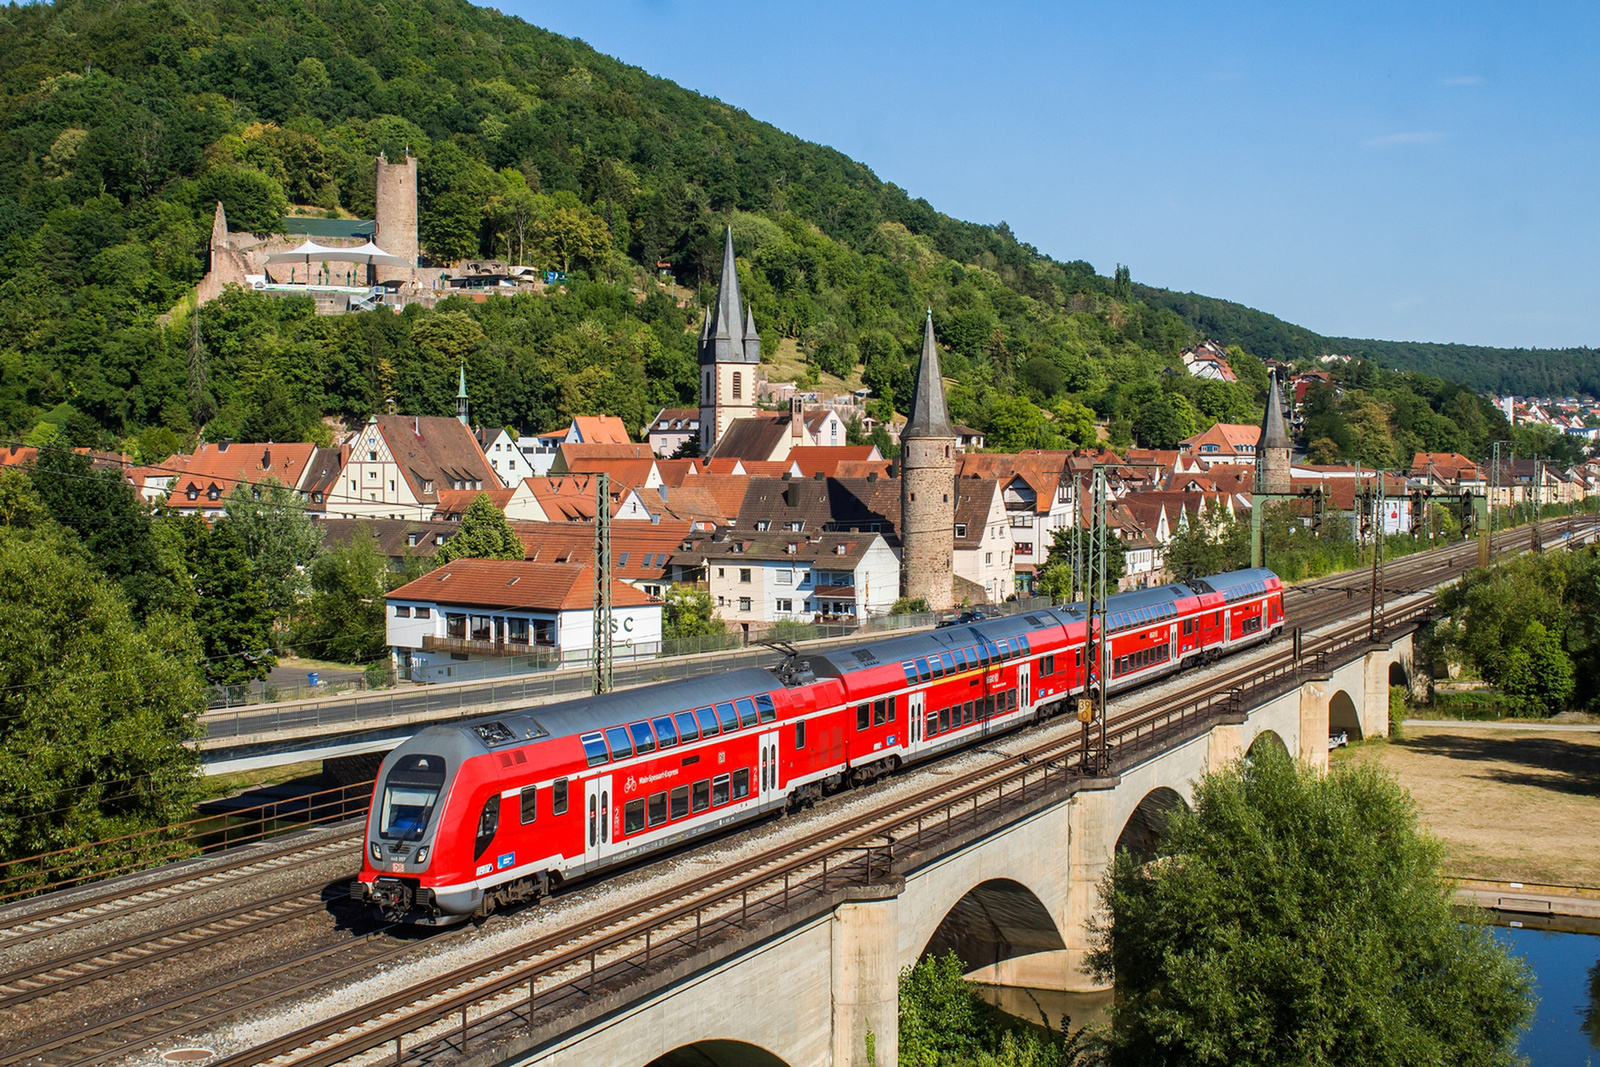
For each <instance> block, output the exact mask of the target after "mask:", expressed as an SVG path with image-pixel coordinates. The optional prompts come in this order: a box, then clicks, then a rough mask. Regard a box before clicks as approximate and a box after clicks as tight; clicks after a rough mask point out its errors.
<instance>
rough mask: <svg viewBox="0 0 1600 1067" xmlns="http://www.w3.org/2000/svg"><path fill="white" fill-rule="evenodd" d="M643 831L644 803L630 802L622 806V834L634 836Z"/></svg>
mask: <svg viewBox="0 0 1600 1067" xmlns="http://www.w3.org/2000/svg"><path fill="white" fill-rule="evenodd" d="M643 829H644V801H642V800H630V801H628V802H627V803H626V804H624V805H622V832H623V833H625V834H636V833H638V832H639V831H640V830H643Z"/></svg>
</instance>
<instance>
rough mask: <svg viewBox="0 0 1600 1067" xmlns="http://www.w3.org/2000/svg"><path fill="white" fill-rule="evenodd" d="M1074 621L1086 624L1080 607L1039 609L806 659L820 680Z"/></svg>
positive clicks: (864, 644) (890, 638)
mask: <svg viewBox="0 0 1600 1067" xmlns="http://www.w3.org/2000/svg"><path fill="white" fill-rule="evenodd" d="M1075 607H1076V610H1074V608H1075ZM1074 621H1077V622H1082V621H1083V610H1082V608H1081V607H1080V606H1076V605H1068V606H1066V607H1061V608H1040V609H1038V610H1037V611H1029V612H1024V613H1023V614H1021V615H1003V616H1001V617H1000V618H997V619H985V620H983V621H982V622H974V623H966V624H962V625H957V626H941V627H939V628H938V629H936V630H924V631H921V632H918V633H914V634H906V635H905V636H903V637H886V638H883V639H881V640H877V641H871V642H863V643H862V644H861V645H859V646H857V647H855V648H848V649H834V650H832V651H830V652H827V653H824V654H821V655H815V656H808V657H806V658H807V659H809V660H810V661H811V669H812V670H813V671H814V672H816V674H817V676H818V677H824V678H841V677H843V676H844V675H846V674H849V673H851V672H854V671H862V670H868V669H870V668H873V667H881V666H884V665H885V664H898V663H903V662H905V661H907V660H913V659H916V658H917V657H918V656H927V655H931V654H933V653H936V652H948V651H949V650H951V649H953V648H966V647H967V646H969V645H975V644H977V643H978V642H979V641H980V640H986V641H999V640H1002V639H1004V638H1008V637H1015V636H1017V635H1018V634H1030V633H1035V632H1037V631H1039V630H1042V629H1044V628H1045V627H1048V626H1065V625H1067V624H1069V623H1071V622H1074Z"/></svg>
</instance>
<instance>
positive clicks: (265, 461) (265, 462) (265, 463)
mask: <svg viewBox="0 0 1600 1067" xmlns="http://www.w3.org/2000/svg"><path fill="white" fill-rule="evenodd" d="M261 469H262V470H264V471H265V470H271V469H272V449H270V448H263V449H262V450H261Z"/></svg>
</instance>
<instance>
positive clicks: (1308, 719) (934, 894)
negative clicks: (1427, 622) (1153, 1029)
mask: <svg viewBox="0 0 1600 1067" xmlns="http://www.w3.org/2000/svg"><path fill="white" fill-rule="evenodd" d="M1391 670H1393V671H1395V672H1396V675H1395V676H1403V677H1404V678H1406V679H1407V680H1408V681H1409V680H1410V679H1412V678H1413V677H1414V676H1415V672H1414V671H1413V669H1412V662H1411V640H1410V638H1409V636H1407V637H1405V638H1402V639H1400V640H1398V641H1396V642H1395V643H1394V645H1392V646H1391V647H1389V648H1384V649H1378V650H1376V651H1374V652H1371V653H1368V654H1366V655H1364V656H1358V657H1357V658H1355V659H1354V660H1353V661H1351V662H1350V663H1347V664H1344V665H1342V666H1340V667H1338V668H1337V669H1335V670H1333V671H1332V672H1331V673H1330V675H1329V676H1328V677H1327V678H1325V679H1319V680H1314V681H1310V682H1307V683H1305V684H1303V685H1301V686H1300V687H1299V688H1297V689H1294V690H1291V691H1289V692H1288V693H1285V694H1284V695H1282V696H1279V697H1277V698H1276V699H1273V700H1270V701H1267V702H1265V703H1263V704H1262V705H1260V706H1259V707H1256V708H1253V709H1251V710H1250V711H1249V712H1248V714H1246V715H1243V716H1241V717H1240V718H1239V719H1238V720H1235V721H1224V722H1219V723H1217V724H1215V725H1213V726H1212V727H1211V728H1210V729H1209V730H1207V731H1205V732H1204V733H1201V734H1198V735H1197V736H1194V737H1191V738H1190V739H1189V740H1187V741H1184V742H1182V743H1180V744H1176V745H1173V746H1171V747H1169V748H1166V749H1164V750H1161V751H1159V752H1157V753H1153V754H1152V755H1151V757H1150V758H1149V759H1147V760H1144V761H1143V762H1141V763H1139V764H1137V765H1136V766H1133V767H1131V768H1128V769H1126V770H1124V771H1123V772H1122V774H1121V775H1120V776H1119V777H1117V778H1114V779H1104V780H1099V781H1095V782H1091V783H1086V785H1085V787H1084V788H1081V789H1079V790H1078V791H1077V792H1075V793H1073V794H1072V795H1070V796H1069V797H1067V798H1065V799H1063V800H1062V801H1061V802H1059V803H1055V804H1053V805H1051V806H1049V807H1046V808H1043V809H1041V810H1038V811H1034V812H1032V813H1031V814H1028V815H1026V816H1024V817H1021V818H1018V819H1016V820H1015V821H1013V822H1010V823H1008V824H1006V825H1004V826H1001V827H999V828H997V829H995V830H994V831H993V832H991V833H988V834H986V835H984V836H982V837H981V838H979V839H977V840H974V841H972V842H970V843H968V844H966V845H963V846H961V847H959V848H956V849H953V850H952V851H950V852H948V853H946V854H944V855H941V856H939V857H938V858H936V859H932V860H930V861H928V862H925V863H922V864H921V865H920V866H918V867H916V868H915V869H913V870H910V871H907V872H906V873H905V874H904V876H903V879H901V880H900V881H898V882H896V883H892V884H890V885H887V886H883V887H878V888H877V889H876V890H875V891H863V892H864V893H865V894H866V895H865V896H864V897H863V898H860V899H851V900H847V901H845V902H843V903H840V904H838V905H837V906H835V907H834V908H833V909H832V910H831V911H829V912H826V913H824V914H821V915H818V916H815V917H813V918H811V919H809V920H806V921H804V922H800V923H798V924H796V925H794V926H792V927H790V928H788V929H786V930H784V931H782V932H781V933H779V934H776V935H774V936H772V937H770V938H768V939H766V940H764V941H762V942H760V943H759V944H755V945H752V946H751V947H749V948H748V949H746V950H743V951H741V952H740V953H739V954H738V955H737V956H735V957H732V958H728V959H725V960H722V961H721V962H718V963H716V964H714V965H711V966H707V967H705V968H703V969H701V970H699V971H697V972H695V973H693V974H689V975H686V976H685V977H684V978H682V979H681V980H679V981H676V982H674V983H673V984H671V985H670V986H667V987H665V988H662V989H660V990H659V991H658V992H656V993H654V994H651V995H649V996H648V997H643V998H641V999H640V1000H638V1001H637V1002H635V1003H633V1004H630V1005H629V1006H628V1007H627V1008H625V1009H623V1010H620V1011H617V1012H614V1013H612V1014H611V1015H609V1016H606V1017H605V1018H603V1019H599V1020H597V1021H595V1022H593V1023H591V1024H586V1025H585V1026H584V1027H583V1028H581V1029H576V1030H574V1031H573V1032H571V1033H569V1034H567V1035H566V1036H564V1037H563V1038H561V1039H559V1040H557V1041H554V1042H551V1043H548V1044H546V1045H544V1046H543V1047H542V1048H538V1049H530V1050H528V1051H527V1052H526V1053H523V1054H520V1055H508V1056H505V1057H502V1058H501V1059H499V1060H498V1061H497V1062H500V1063H506V1064H518V1065H522V1064H538V1065H541V1067H544V1065H549V1067H554V1065H558V1064H560V1065H568V1064H582V1065H585V1067H586V1065H587V1064H590V1063H606V1064H617V1065H619V1067H647V1065H657V1064H658V1065H659V1067H678V1065H679V1064H687V1063H706V1064H718V1065H720V1064H723V1063H726V1064H728V1065H729V1067H734V1065H743V1064H754V1065H760V1067H771V1065H772V1064H785V1065H788V1067H845V1065H859V1064H865V1063H867V1062H868V1058H867V1049H868V1048H869V1047H871V1048H872V1049H873V1058H874V1059H875V1061H876V1063H878V1064H892V1063H894V1062H896V1060H897V1056H898V1043H897V1040H896V1038H897V1028H898V987H897V980H898V976H899V973H900V971H901V969H902V968H904V967H906V966H909V965H910V964H913V963H915V962H916V961H917V960H918V959H919V958H920V957H921V956H922V955H923V954H924V953H925V952H926V951H928V950H929V948H930V947H933V948H935V949H941V948H945V947H949V948H955V949H956V950H957V951H958V953H959V954H961V955H962V958H963V959H964V960H965V961H967V962H968V963H969V964H971V965H973V967H974V969H975V970H977V969H982V970H984V971H985V972H986V973H985V974H984V975H983V977H986V978H988V979H990V980H1000V981H1006V982H1014V983H1017V984H1026V985H1029V986H1032V987H1036V988H1058V989H1068V990H1084V989H1092V988H1096V983H1095V980H1094V978H1093V976H1092V975H1091V974H1090V973H1089V971H1088V969H1087V967H1086V964H1085V957H1086V956H1087V954H1088V952H1089V951H1090V950H1091V948H1092V939H1091V934H1090V923H1091V920H1092V919H1093V918H1094V916H1095V914H1096V909H1097V907H1098V886H1099V882H1100V880H1101V878H1102V876H1103V875H1104V873H1105V870H1106V867H1107V865H1108V864H1109V862H1110V860H1111V859H1112V856H1113V855H1114V851H1115V849H1116V847H1117V843H1118V841H1119V839H1124V834H1125V833H1127V832H1129V831H1130V821H1132V822H1134V823H1135V829H1138V825H1139V820H1140V819H1148V818H1149V817H1150V814H1151V811H1152V810H1153V809H1154V810H1157V811H1159V810H1161V809H1163V808H1165V809H1170V807H1171V806H1172V804H1173V803H1174V798H1176V800H1177V801H1181V802H1182V803H1185V804H1187V803H1190V802H1191V801H1192V798H1193V790H1194V782H1195V781H1196V780H1197V779H1198V778H1199V777H1200V776H1201V775H1202V774H1204V773H1205V772H1206V771H1207V770H1209V769H1210V768H1212V767H1216V766H1220V765H1222V764H1224V763H1226V762H1229V761H1231V760H1234V759H1236V758H1238V757H1239V756H1241V755H1244V754H1247V753H1249V752H1250V751H1251V750H1252V747H1253V746H1256V745H1258V744H1270V745H1282V746H1283V747H1284V748H1285V749H1286V750H1287V751H1288V752H1290V753H1291V754H1293V755H1295V756H1297V757H1298V758H1300V759H1303V760H1306V761H1308V762H1311V763H1313V764H1316V765H1319V766H1326V764H1327V759H1328V732H1329V729H1330V728H1331V727H1330V709H1332V708H1334V707H1335V706H1337V707H1338V708H1339V709H1340V711H1341V712H1342V713H1344V714H1347V715H1348V714H1353V716H1354V718H1353V721H1354V722H1355V723H1356V724H1357V725H1359V727H1360V730H1361V736H1366V737H1371V736H1379V735H1383V734H1387V732H1388V687H1389V685H1390V679H1391ZM1397 684H1398V683H1397ZM1346 705H1348V707H1346ZM1352 736H1353V735H1352ZM1141 805H1144V808H1143V809H1142V810H1141ZM1141 832H1143V831H1141ZM1127 840H1128V839H1124V841H1125V843H1127ZM963 946H965V947H966V948H968V949H973V948H974V946H977V948H976V950H975V951H974V952H973V955H968V954H967V953H966V952H963V951H962V948H963ZM984 952H988V953H989V955H990V956H991V957H992V958H989V959H985V958H983V954H984ZM974 955H975V956H977V957H978V958H973V956H974ZM681 1050H689V1051H681ZM692 1055H693V1056H700V1057H701V1058H700V1059H699V1060H695V1059H693V1058H686V1057H691V1056H692ZM664 1057H665V1058H664ZM718 1057H721V1058H720V1059H719V1058H718Z"/></svg>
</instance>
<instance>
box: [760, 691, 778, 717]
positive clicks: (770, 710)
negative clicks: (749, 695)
mask: <svg viewBox="0 0 1600 1067" xmlns="http://www.w3.org/2000/svg"><path fill="white" fill-rule="evenodd" d="M756 710H757V711H759V712H760V713H761V721H762V722H772V721H773V720H774V719H776V718H777V717H778V709H777V708H775V707H773V706H772V698H771V697H769V696H767V694H765V693H762V694H760V695H759V696H757V697H756Z"/></svg>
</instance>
